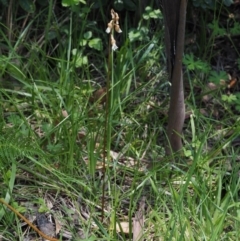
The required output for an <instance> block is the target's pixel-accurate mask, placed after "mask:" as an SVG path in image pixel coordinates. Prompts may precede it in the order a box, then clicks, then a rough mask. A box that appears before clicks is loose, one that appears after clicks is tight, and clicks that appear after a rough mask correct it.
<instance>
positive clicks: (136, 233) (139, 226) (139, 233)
mask: <svg viewBox="0 0 240 241" xmlns="http://www.w3.org/2000/svg"><path fill="white" fill-rule="evenodd" d="M145 204H146V197H142V200H141V202H140V204H139V209H138V211H137V212H136V214H135V218H134V220H133V241H140V240H142V239H143V227H144V210H145Z"/></svg>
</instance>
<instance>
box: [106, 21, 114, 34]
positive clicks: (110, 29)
mask: <svg viewBox="0 0 240 241" xmlns="http://www.w3.org/2000/svg"><path fill="white" fill-rule="evenodd" d="M112 28H113V20H111V21H110V22H109V23H108V27H107V29H106V33H110V32H111V31H112Z"/></svg>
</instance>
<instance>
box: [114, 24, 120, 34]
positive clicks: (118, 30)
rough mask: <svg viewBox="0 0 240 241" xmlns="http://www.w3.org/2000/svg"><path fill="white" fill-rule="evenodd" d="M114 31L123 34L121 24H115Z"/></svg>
mask: <svg viewBox="0 0 240 241" xmlns="http://www.w3.org/2000/svg"><path fill="white" fill-rule="evenodd" d="M114 29H115V31H116V32H117V33H121V32H122V30H121V28H120V27H119V24H115V27H114Z"/></svg>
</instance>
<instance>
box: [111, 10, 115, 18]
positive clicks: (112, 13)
mask: <svg viewBox="0 0 240 241" xmlns="http://www.w3.org/2000/svg"><path fill="white" fill-rule="evenodd" d="M111 16H112V19H113V20H114V19H115V12H114V10H113V9H111Z"/></svg>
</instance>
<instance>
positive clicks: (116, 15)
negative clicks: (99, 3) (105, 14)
mask: <svg viewBox="0 0 240 241" xmlns="http://www.w3.org/2000/svg"><path fill="white" fill-rule="evenodd" d="M114 20H115V23H116V24H119V22H118V20H119V16H118V13H116V12H115V18H114Z"/></svg>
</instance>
